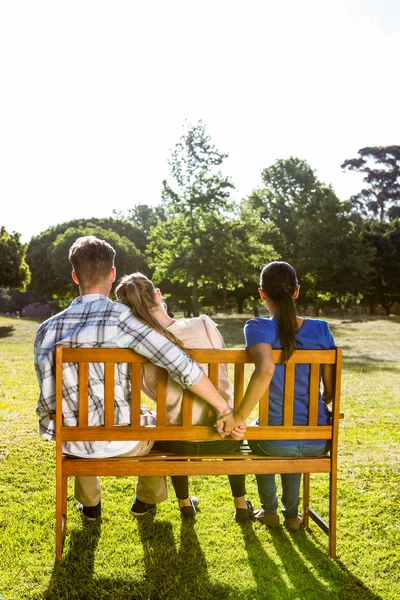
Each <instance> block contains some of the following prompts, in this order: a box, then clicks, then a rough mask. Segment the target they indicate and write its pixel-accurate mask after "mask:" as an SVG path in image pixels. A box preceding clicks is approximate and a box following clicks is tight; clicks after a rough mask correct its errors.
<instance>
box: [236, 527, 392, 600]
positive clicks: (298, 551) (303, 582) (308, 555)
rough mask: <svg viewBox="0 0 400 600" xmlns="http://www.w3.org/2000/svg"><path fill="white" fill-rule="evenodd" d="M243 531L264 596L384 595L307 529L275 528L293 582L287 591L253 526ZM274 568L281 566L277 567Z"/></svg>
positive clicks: (367, 598)
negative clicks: (314, 537) (312, 537)
mask: <svg viewBox="0 0 400 600" xmlns="http://www.w3.org/2000/svg"><path fill="white" fill-rule="evenodd" d="M242 533H243V538H244V542H245V547H246V551H247V554H248V557H249V564H250V567H251V569H252V571H253V575H254V578H255V580H256V582H257V588H258V591H259V594H260V595H259V596H258V597H259V598H260V599H261V598H266V597H268V598H275V597H277V598H280V597H282V598H288V599H289V598H307V600H322V599H324V600H338V598H340V600H347V599H348V600H350V599H351V600H382V598H381V596H377V595H376V594H374V593H373V592H371V591H370V590H369V589H368V588H367V587H366V586H365V585H364V584H363V583H362V582H361V581H360V580H359V579H357V577H354V576H353V575H352V574H351V573H350V571H349V570H348V569H347V568H346V567H344V565H343V564H342V563H340V562H339V561H335V560H332V559H330V558H329V556H328V554H327V550H326V549H321V548H320V547H319V545H318V544H317V543H316V542H315V541H313V540H311V539H310V538H309V536H308V534H307V533H306V532H305V531H301V532H298V533H295V534H289V533H288V532H286V530H284V529H283V528H282V527H280V528H276V529H273V530H271V542H272V544H273V546H274V549H275V552H276V553H277V555H278V556H279V558H280V561H281V564H282V566H283V569H284V571H285V573H286V576H287V578H288V579H289V581H290V582H291V584H292V586H290V588H289V587H288V591H287V592H286V594H285V593H284V590H283V588H282V585H283V577H282V573H279V574H276V575H275V576H274V574H273V569H272V570H271V563H272V561H271V559H270V558H269V557H268V555H267V553H266V552H265V550H264V548H263V546H262V545H261V542H260V540H259V539H258V536H257V534H256V532H255V531H254V530H253V525H252V524H249V525H247V526H246V527H243V528H242ZM272 564H274V563H272ZM310 566H311V567H310ZM274 568H275V570H276V569H277V567H276V566H275V567H274ZM279 594H281V595H279Z"/></svg>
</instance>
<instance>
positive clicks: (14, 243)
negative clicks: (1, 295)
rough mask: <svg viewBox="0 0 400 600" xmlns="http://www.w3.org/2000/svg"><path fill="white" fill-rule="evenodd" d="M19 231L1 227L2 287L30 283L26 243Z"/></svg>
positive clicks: (0, 272)
mask: <svg viewBox="0 0 400 600" xmlns="http://www.w3.org/2000/svg"><path fill="white" fill-rule="evenodd" d="M20 238H21V236H20V234H19V233H15V232H14V233H8V232H7V231H6V229H5V228H4V227H1V228H0V287H4V288H19V289H20V288H23V287H24V286H25V285H26V284H27V283H29V277H30V273H29V268H28V265H27V264H26V262H25V251H26V244H23V243H22V242H21V239H20Z"/></svg>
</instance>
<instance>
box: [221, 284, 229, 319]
mask: <svg viewBox="0 0 400 600" xmlns="http://www.w3.org/2000/svg"><path fill="white" fill-rule="evenodd" d="M222 285H223V287H222V298H223V307H224V314H226V315H227V314H228V292H227V289H226V279H224V281H223V282H222Z"/></svg>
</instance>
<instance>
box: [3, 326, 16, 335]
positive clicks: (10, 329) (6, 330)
mask: <svg viewBox="0 0 400 600" xmlns="http://www.w3.org/2000/svg"><path fill="white" fill-rule="evenodd" d="M14 330H15V327H14V326H13V325H7V326H5V327H0V338H6V337H11V336H12V334H13V333H14Z"/></svg>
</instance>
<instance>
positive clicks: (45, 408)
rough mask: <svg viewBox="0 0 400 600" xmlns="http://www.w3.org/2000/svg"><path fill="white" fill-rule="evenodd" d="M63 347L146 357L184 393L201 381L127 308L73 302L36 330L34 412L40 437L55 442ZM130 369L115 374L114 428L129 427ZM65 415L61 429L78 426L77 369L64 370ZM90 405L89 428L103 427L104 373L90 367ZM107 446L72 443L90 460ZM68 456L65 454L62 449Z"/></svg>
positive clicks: (90, 297)
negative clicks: (58, 358)
mask: <svg viewBox="0 0 400 600" xmlns="http://www.w3.org/2000/svg"><path fill="white" fill-rule="evenodd" d="M58 343H62V344H63V345H64V346H70V347H74V348H78V347H84V348H100V347H107V348H117V347H118V348H131V349H132V350H135V352H138V353H139V354H142V355H144V356H146V357H147V358H148V359H149V360H150V361H151V362H152V363H154V364H156V365H158V366H160V367H164V368H165V369H167V371H168V373H169V375H170V376H171V377H172V379H174V380H175V381H177V382H178V383H179V384H180V385H181V386H182V387H184V388H186V387H190V386H192V385H194V384H195V383H196V382H197V381H198V380H199V379H200V378H201V376H202V375H203V371H202V369H201V368H200V367H199V365H198V364H197V363H196V362H195V361H194V360H192V359H191V358H189V356H188V355H187V354H186V353H185V352H183V351H182V350H181V349H180V348H178V347H177V346H175V345H174V344H172V342H170V341H169V340H168V339H166V338H165V337H164V336H162V335H160V334H158V333H156V332H155V331H153V330H152V329H150V328H149V327H147V326H146V325H144V324H143V323H142V322H141V321H139V320H138V319H136V318H135V317H134V316H133V314H132V311H131V310H130V308H128V307H127V306H125V305H124V304H120V303H119V302H113V301H112V300H110V299H109V298H108V297H107V296H104V295H102V294H87V295H86V296H80V297H78V298H75V300H74V301H73V302H72V304H71V306H69V308H67V309H66V310H64V311H63V312H61V313H59V314H57V315H55V316H54V317H52V318H51V319H48V320H47V321H45V322H44V323H42V325H41V326H40V327H39V329H38V331H37V333H36V338H35V343H34V363H35V370H36V375H37V378H38V382H39V386H40V395H39V400H38V404H37V408H36V413H37V415H38V416H39V433H40V434H41V435H42V436H43V437H45V438H47V439H50V440H54V439H55V422H54V421H52V420H50V416H49V415H50V414H51V413H55V410H56V393H55V352H54V346H55V345H56V344H58ZM129 375H130V373H129V367H128V365H126V364H125V365H124V364H121V365H118V366H117V367H116V370H115V423H116V424H117V425H129V422H130V382H129ZM63 377H64V390H63V393H64V398H63V415H64V423H65V425H77V406H78V393H77V392H78V389H77V381H78V378H77V370H76V365H74V364H68V365H66V366H65V367H64V375H63ZM89 381H90V383H89V385H90V401H89V425H102V424H103V423H104V411H103V398H104V368H103V365H102V364H91V365H90V372H89ZM108 444H109V443H108V442H74V443H72V442H71V448H70V450H71V454H74V453H76V452H73V451H72V450H73V448H75V450H77V451H79V453H85V454H89V455H90V454H93V453H96V452H98V451H99V450H100V451H101V450H102V449H104V448H103V447H104V446H105V445H106V446H107V445H108ZM66 451H68V448H66Z"/></svg>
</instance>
